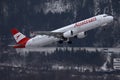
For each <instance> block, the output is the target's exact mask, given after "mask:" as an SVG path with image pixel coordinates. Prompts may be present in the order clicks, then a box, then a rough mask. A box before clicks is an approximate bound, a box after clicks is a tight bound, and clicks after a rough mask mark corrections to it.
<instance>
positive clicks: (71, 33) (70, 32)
mask: <svg viewBox="0 0 120 80" xmlns="http://www.w3.org/2000/svg"><path fill="white" fill-rule="evenodd" d="M63 37H64V38H70V37H74V34H73V31H72V30H70V31H67V32H65V33H63Z"/></svg>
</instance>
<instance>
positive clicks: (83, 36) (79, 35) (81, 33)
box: [76, 32, 87, 39]
mask: <svg viewBox="0 0 120 80" xmlns="http://www.w3.org/2000/svg"><path fill="white" fill-rule="evenodd" d="M86 35H87V34H86V32H80V33H78V34H77V36H76V37H77V38H79V39H81V38H85V37H86Z"/></svg>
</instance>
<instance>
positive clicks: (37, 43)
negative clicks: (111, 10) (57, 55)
mask: <svg viewBox="0 0 120 80" xmlns="http://www.w3.org/2000/svg"><path fill="white" fill-rule="evenodd" d="M112 21H113V17H112V16H108V15H106V14H102V15H98V16H95V17H92V18H89V19H86V20H83V21H80V22H76V23H74V24H71V25H68V26H65V27H63V28H60V29H56V30H53V31H51V32H62V33H64V32H67V31H69V30H72V31H73V33H74V36H75V35H77V34H78V33H81V32H85V31H88V30H91V29H94V28H97V27H100V26H104V25H106V24H109V23H111V22H112ZM59 40H60V39H59V38H55V37H54V36H53V37H52V36H47V35H37V36H35V37H33V38H31V39H30V40H29V41H28V42H27V43H26V45H25V47H26V48H33V47H41V46H45V45H48V44H51V43H53V42H56V41H59Z"/></svg>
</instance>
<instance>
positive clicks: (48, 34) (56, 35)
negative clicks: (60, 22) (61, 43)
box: [30, 31, 63, 38]
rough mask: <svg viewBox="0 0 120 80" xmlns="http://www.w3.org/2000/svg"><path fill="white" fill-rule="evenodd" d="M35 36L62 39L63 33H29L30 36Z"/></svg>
mask: <svg viewBox="0 0 120 80" xmlns="http://www.w3.org/2000/svg"><path fill="white" fill-rule="evenodd" d="M36 35H47V36H53V37H56V38H62V36H63V33H62V32H51V31H34V32H31V33H30V36H31V37H33V36H36Z"/></svg>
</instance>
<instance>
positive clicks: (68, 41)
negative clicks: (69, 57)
mask: <svg viewBox="0 0 120 80" xmlns="http://www.w3.org/2000/svg"><path fill="white" fill-rule="evenodd" d="M63 42H67V43H68V44H72V41H71V40H69V39H64V40H59V41H58V43H59V44H63Z"/></svg>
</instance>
